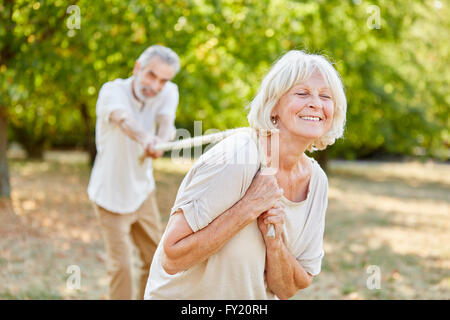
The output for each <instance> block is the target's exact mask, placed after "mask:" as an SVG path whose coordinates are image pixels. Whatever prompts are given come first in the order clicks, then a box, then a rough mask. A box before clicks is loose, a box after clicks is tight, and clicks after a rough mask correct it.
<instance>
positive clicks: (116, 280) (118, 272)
mask: <svg viewBox="0 0 450 320" xmlns="http://www.w3.org/2000/svg"><path fill="white" fill-rule="evenodd" d="M96 209H97V211H98V212H97V215H98V217H99V220H100V224H101V226H102V229H103V235H104V239H105V243H106V249H107V252H108V275H109V277H110V279H109V298H110V299H112V300H131V299H133V279H132V264H131V256H132V250H133V249H132V243H131V238H130V226H131V224H132V222H133V219H134V214H125V215H122V214H117V213H113V212H110V211H107V210H105V209H103V208H102V207H100V206H96Z"/></svg>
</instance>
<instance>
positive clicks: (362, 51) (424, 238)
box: [0, 0, 450, 299]
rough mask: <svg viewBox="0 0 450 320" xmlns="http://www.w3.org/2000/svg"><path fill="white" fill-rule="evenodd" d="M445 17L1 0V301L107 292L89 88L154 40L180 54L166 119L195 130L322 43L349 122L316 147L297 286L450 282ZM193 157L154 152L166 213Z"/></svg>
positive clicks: (410, 7)
mask: <svg viewBox="0 0 450 320" xmlns="http://www.w3.org/2000/svg"><path fill="white" fill-rule="evenodd" d="M449 17H450V4H449V3H448V2H447V1H438V0H428V1H425V0H417V1H406V0H405V1H379V0H347V1H333V0H329V1H325V0H323V1H320V0H318V1H287V0H263V1H256V0H255V1H251V0H241V1H237V0H236V1H234V0H216V1H206V0H188V1H178V0H165V1H144V0H142V1H141V0H134V1H119V0H109V1H106V0H101V1H95V2H93V1H84V0H81V1H63V0H47V1H20V0H18V1H13V0H11V1H8V0H0V93H1V94H0V198H1V199H2V200H0V219H1V221H0V299H2V298H3V299H102V298H105V297H106V296H107V278H106V264H105V259H106V255H105V249H104V246H103V241H102V237H101V233H100V226H99V225H98V222H97V220H96V217H95V215H94V212H93V208H92V206H91V204H90V202H89V200H88V198H87V194H86V188H87V183H88V179H89V174H90V169H91V164H92V161H93V159H94V157H95V141H94V135H95V103H96V99H97V96H98V91H99V89H100V87H101V86H102V85H103V84H104V83H105V82H107V81H111V80H114V79H116V78H127V77H129V76H130V75H131V74H132V68H133V65H134V62H135V60H136V59H137V57H138V56H139V55H140V53H141V52H142V51H143V50H145V49H146V48H147V47H148V46H150V45H152V44H162V45H165V46H168V47H170V48H172V49H173V50H174V51H175V52H177V53H178V54H179V56H180V58H181V70H180V72H179V73H178V75H177V76H176V78H175V79H174V80H173V82H175V83H176V84H177V85H178V87H179V90H180V104H179V106H178V110H177V118H176V126H177V128H185V129H188V130H190V131H191V133H193V128H194V121H202V128H203V130H204V131H205V130H207V129H210V128H216V129H220V130H222V129H226V128H234V127H239V126H246V125H247V120H246V112H245V110H244V108H245V106H247V104H248V103H249V102H250V101H251V99H252V98H253V97H254V95H255V94H256V92H257V90H258V87H259V84H260V82H261V80H262V78H263V76H264V75H265V73H266V72H267V71H268V70H269V68H270V66H271V65H272V64H273V63H274V61H275V60H276V59H278V58H279V57H280V56H281V55H283V54H284V53H285V52H287V51H288V50H291V49H301V50H306V51H308V52H309V53H319V54H323V55H325V56H327V57H328V58H329V59H330V60H331V61H332V62H333V63H334V65H335V68H336V69H337V70H338V71H339V73H340V75H341V77H342V79H343V82H344V85H345V90H346V94H347V99H348V112H347V125H346V131H345V136H344V138H343V139H341V140H339V141H337V142H336V143H335V144H334V145H333V146H332V147H329V148H328V149H327V150H325V151H323V152H319V153H314V154H312V156H314V157H316V158H318V159H319V160H320V163H321V164H322V166H323V167H324V168H326V170H327V173H328V176H329V183H330V199H329V210H328V212H327V226H326V231H325V257H324V261H323V266H322V273H321V274H320V275H319V276H318V277H316V279H315V280H314V283H313V285H312V286H311V287H309V288H307V289H306V290H303V291H300V292H299V293H298V295H297V296H296V297H295V299H320V298H321V299H448V298H450V210H449V208H450V196H449V195H450V163H449V155H450V149H449V147H450V132H449V127H450V117H449V113H450V107H449V105H450V93H449V83H450V81H449V80H450V68H449V64H450V52H449V50H450V41H449V34H450V19H449ZM169 155H170V154H169ZM190 165H191V164H189V163H187V164H186V165H185V166H180V165H179V164H174V163H173V162H172V161H171V159H170V157H168V156H166V157H165V158H162V159H158V160H157V161H155V177H156V181H157V188H158V189H157V196H158V203H159V206H160V210H161V212H162V214H163V217H162V218H163V220H164V222H167V214H168V213H169V211H170V208H171V205H172V204H173V201H174V199H175V196H176V192H177V189H178V186H179V184H180V183H181V180H182V179H183V177H184V175H185V173H186V172H187V170H189V167H190ZM137 263H138V262H137ZM70 266H78V267H79V270H81V286H80V287H79V288H73V287H71V286H70V285H68V281H69V280H70V277H71V274H72V273H71V271H70V270H72V269H73V268H72V269H70V268H69V267H70ZM373 266H375V267H373ZM377 279H378V280H380V281H379V283H380V285H379V286H376V285H375V288H374V287H373V284H374V283H375V284H376V283H377V281H375V280H377ZM371 284H372V285H371Z"/></svg>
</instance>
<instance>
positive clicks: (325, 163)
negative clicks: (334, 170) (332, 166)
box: [316, 149, 330, 172]
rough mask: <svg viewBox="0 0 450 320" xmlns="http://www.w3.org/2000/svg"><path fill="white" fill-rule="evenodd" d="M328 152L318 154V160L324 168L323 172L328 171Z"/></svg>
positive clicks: (323, 151)
mask: <svg viewBox="0 0 450 320" xmlns="http://www.w3.org/2000/svg"><path fill="white" fill-rule="evenodd" d="M329 158H330V157H329V154H328V150H326V149H325V150H322V151H318V152H317V157H316V160H317V162H318V163H319V164H320V166H321V167H322V169H323V171H325V172H327V171H328V160H329Z"/></svg>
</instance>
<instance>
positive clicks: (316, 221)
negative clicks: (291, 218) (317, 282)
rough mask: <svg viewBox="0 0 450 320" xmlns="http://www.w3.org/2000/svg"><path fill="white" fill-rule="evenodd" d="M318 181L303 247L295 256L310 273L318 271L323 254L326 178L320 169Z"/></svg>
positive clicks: (326, 203)
mask: <svg viewBox="0 0 450 320" xmlns="http://www.w3.org/2000/svg"><path fill="white" fill-rule="evenodd" d="M319 176H320V179H319V182H318V188H319V192H318V201H314V205H313V207H312V209H311V213H313V217H312V220H311V221H309V228H308V233H309V234H308V236H307V237H305V241H306V244H305V249H304V251H303V252H302V253H301V255H299V256H297V260H298V262H299V263H300V264H301V265H302V267H303V268H304V269H305V270H306V271H307V272H308V273H310V274H311V275H313V276H316V275H318V274H319V273H320V270H321V266H322V258H323V256H324V250H323V237H324V232H325V215H326V210H327V207H328V179H327V177H326V175H325V173H324V172H323V171H322V170H321V171H320V174H319Z"/></svg>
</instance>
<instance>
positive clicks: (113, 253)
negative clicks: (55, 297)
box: [94, 192, 162, 300]
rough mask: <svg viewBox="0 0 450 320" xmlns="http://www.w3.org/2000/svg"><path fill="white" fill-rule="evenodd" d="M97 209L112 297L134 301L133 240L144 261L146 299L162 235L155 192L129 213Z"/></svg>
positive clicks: (142, 282)
mask: <svg viewBox="0 0 450 320" xmlns="http://www.w3.org/2000/svg"><path fill="white" fill-rule="evenodd" d="M94 207H95V208H96V211H97V216H98V217H99V220H100V224H101V226H102V229H103V236H104V239H105V243H106V250H107V252H108V275H109V277H110V283H109V298H110V299H114V300H131V299H133V279H132V266H133V264H132V253H133V245H132V241H133V242H134V244H135V246H136V248H137V249H138V251H139V256H140V258H141V261H142V267H141V270H140V271H141V274H140V279H139V291H138V299H143V298H144V292H145V286H146V284H147V279H148V273H149V270H150V265H151V263H152V259H153V255H154V253H155V250H156V247H157V246H158V243H159V241H160V240H161V235H162V225H161V221H160V214H159V210H158V204H157V202H156V197H155V192H152V193H151V194H150V196H149V197H148V198H147V199H146V200H145V201H144V203H143V204H142V205H141V206H140V208H139V209H138V210H136V211H135V212H132V213H129V214H118V213H113V212H110V211H108V210H105V209H104V208H102V207H100V206H98V205H95V206H94Z"/></svg>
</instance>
